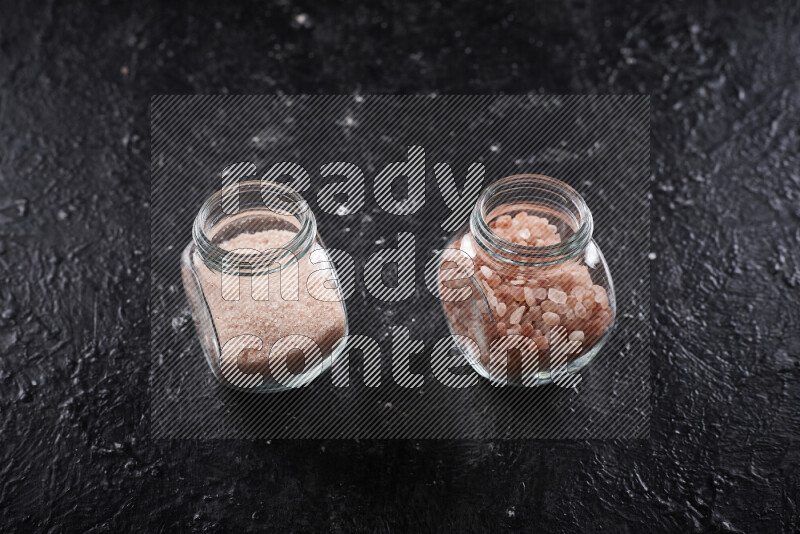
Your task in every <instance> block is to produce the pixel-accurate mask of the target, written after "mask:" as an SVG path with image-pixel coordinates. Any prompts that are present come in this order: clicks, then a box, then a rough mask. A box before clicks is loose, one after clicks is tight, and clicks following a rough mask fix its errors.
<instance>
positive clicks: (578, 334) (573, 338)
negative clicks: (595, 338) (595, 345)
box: [569, 330, 584, 341]
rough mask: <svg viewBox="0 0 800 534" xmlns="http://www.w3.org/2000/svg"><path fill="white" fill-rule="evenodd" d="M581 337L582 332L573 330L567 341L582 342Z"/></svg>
mask: <svg viewBox="0 0 800 534" xmlns="http://www.w3.org/2000/svg"><path fill="white" fill-rule="evenodd" d="M583 337H584V336H583V332H582V331H580V330H575V331H574V332H571V333H570V335H569V340H570V341H583Z"/></svg>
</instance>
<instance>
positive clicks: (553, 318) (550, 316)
mask: <svg viewBox="0 0 800 534" xmlns="http://www.w3.org/2000/svg"><path fill="white" fill-rule="evenodd" d="M542 321H544V322H545V324H549V325H550V326H555V325H557V324H558V323H559V321H561V318H560V317H559V316H558V314H555V313H553V312H544V313H543V314H542Z"/></svg>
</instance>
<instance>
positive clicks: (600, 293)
mask: <svg viewBox="0 0 800 534" xmlns="http://www.w3.org/2000/svg"><path fill="white" fill-rule="evenodd" d="M594 301H595V302H596V303H598V304H599V305H601V306H602V307H604V308H605V307H606V306H608V293H606V290H605V289H603V288H602V287H600V286H594Z"/></svg>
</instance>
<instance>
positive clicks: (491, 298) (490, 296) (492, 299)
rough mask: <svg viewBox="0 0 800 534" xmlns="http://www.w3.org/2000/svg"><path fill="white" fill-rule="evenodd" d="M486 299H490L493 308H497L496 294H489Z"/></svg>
mask: <svg viewBox="0 0 800 534" xmlns="http://www.w3.org/2000/svg"><path fill="white" fill-rule="evenodd" d="M486 300H488V301H489V306H491V307H492V308H497V297H495V296H494V295H488V296H487V297H486Z"/></svg>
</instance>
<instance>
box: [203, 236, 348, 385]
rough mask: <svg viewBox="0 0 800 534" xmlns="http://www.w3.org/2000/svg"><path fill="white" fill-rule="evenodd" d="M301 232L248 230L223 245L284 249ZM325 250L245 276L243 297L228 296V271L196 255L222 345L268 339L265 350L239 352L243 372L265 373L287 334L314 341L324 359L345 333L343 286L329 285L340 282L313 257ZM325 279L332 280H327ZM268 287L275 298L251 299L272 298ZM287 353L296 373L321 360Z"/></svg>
mask: <svg viewBox="0 0 800 534" xmlns="http://www.w3.org/2000/svg"><path fill="white" fill-rule="evenodd" d="M295 235H296V234H295V233H294V232H290V231H287V230H266V231H262V232H255V233H243V234H239V235H237V236H235V237H233V238H231V239H229V240H227V241H223V242H222V243H219V247H220V248H222V249H223V250H228V251H233V250H237V249H255V250H259V251H266V250H271V249H277V248H281V247H284V246H285V245H286V244H287V243H288V242H289V241H290V240H291V239H292V238H293V237H294V236H295ZM317 248H319V247H317ZM320 254H324V252H315V253H307V254H305V255H304V256H302V257H300V258H299V259H298V261H297V262H296V263H294V264H293V265H289V266H286V267H284V268H283V269H282V270H281V271H280V272H275V273H272V274H269V275H266V274H265V275H257V276H241V277H239V285H240V290H239V300H226V299H223V298H222V280H223V275H222V273H220V272H219V271H216V270H212V269H210V268H208V266H206V264H205V263H204V262H203V261H202V260H201V259H200V258H199V256H198V255H195V258H194V268H195V270H196V272H197V274H198V277H199V278H200V284H201V286H202V287H203V295H204V296H205V299H206V302H207V303H208V308H209V311H210V313H211V316H212V317H213V319H214V327H215V329H216V332H217V336H218V339H219V344H220V347H224V346H225V344H226V343H227V342H228V341H229V340H230V339H232V338H234V337H237V336H241V335H246V334H249V335H253V336H257V337H259V338H260V339H261V341H262V343H263V345H262V347H261V349H260V350H253V349H251V350H245V351H243V352H242V353H241V354H240V355H239V358H238V364H239V369H240V370H241V371H242V372H244V373H248V374H249V373H256V372H262V373H263V372H265V371H266V370H267V362H268V361H269V352H270V349H271V348H272V346H273V345H274V344H275V342H276V341H278V340H279V339H281V338H284V337H286V336H290V335H298V336H305V337H307V338H310V339H312V340H313V341H314V342H315V343H316V344H317V346H318V347H319V349H320V351H319V353H318V354H319V355H321V356H322V357H325V356H327V355H328V354H330V352H331V351H332V350H333V348H334V346H335V344H336V342H337V341H338V340H339V339H340V338H341V337H342V336H344V334H345V315H344V308H343V306H342V303H341V302H339V293H338V290H337V289H336V288H335V287H326V286H334V285H336V284H331V283H330V280H335V278H334V277H333V273H332V272H331V271H330V270H319V268H318V265H316V264H312V263H311V261H310V259H311V256H312V255H313V258H314V260H320V259H321V256H320ZM315 272H316V274H314V275H312V273H315ZM279 274H280V276H278V275H279ZM295 274H296V275H297V277H296V278H295ZM190 276H191V275H190ZM227 277H228V276H226V278H227ZM230 280H232V277H231V279H229V280H226V283H225V287H226V291H228V290H229V287H230V285H231V284H230ZM325 280H328V281H329V282H328V284H324V282H325ZM267 287H268V288H269V293H268V297H269V300H255V299H254V298H251V295H254V296H259V298H264V297H266V296H267V295H264V294H263V291H264V290H266V288H267ZM226 296H228V295H226ZM289 298H295V299H297V300H289ZM285 356H286V358H287V359H286V362H285V363H286V366H287V368H288V369H289V371H291V372H293V373H298V372H302V371H303V370H306V371H307V370H309V369H311V368H312V366H313V365H316V364H317V363H319V362H318V361H306V360H307V359H308V360H311V359H312V358H310V357H306V356H304V355H303V353H302V352H301V351H299V350H292V351H288V352H286V353H285ZM309 356H310V352H309ZM274 365H275V362H274V361H270V362H269V366H270V367H272V366H274Z"/></svg>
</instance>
